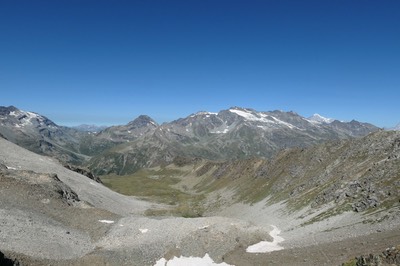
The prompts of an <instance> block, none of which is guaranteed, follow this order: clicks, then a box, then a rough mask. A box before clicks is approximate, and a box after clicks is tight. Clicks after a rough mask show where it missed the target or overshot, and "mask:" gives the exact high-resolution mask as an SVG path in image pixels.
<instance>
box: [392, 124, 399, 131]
mask: <svg viewBox="0 0 400 266" xmlns="http://www.w3.org/2000/svg"><path fill="white" fill-rule="evenodd" d="M392 130H400V123H399V124H397V125H396V126H395V127H393V128H392Z"/></svg>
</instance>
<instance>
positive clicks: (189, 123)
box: [89, 107, 378, 174]
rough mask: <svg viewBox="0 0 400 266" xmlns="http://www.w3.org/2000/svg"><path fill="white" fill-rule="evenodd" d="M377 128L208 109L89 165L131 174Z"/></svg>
mask: <svg viewBox="0 0 400 266" xmlns="http://www.w3.org/2000/svg"><path fill="white" fill-rule="evenodd" d="M147 124H149V123H147ZM107 130H108V129H106V130H104V131H103V132H106V131H107ZM377 130H378V128H377V127H375V126H373V125H371V124H368V123H360V122H357V121H351V122H348V123H346V122H340V121H338V120H331V119H326V118H322V117H321V116H318V117H317V116H314V118H311V119H307V118H304V117H302V116H300V115H298V114H296V113H294V112H282V111H272V112H258V111H255V110H253V109H245V108H240V107H233V108H230V109H228V110H223V111H220V112H219V113H210V112H204V111H202V112H198V113H195V114H192V115H190V116H188V117H186V118H181V119H178V120H175V121H172V122H170V123H165V124H163V125H161V126H158V127H152V129H151V130H149V131H148V132H147V133H146V134H143V135H140V136H138V137H137V139H134V140H132V141H131V142H129V143H125V144H123V145H120V146H118V147H115V148H113V149H112V150H109V151H107V152H105V153H103V154H100V155H99V156H94V157H93V158H92V159H91V161H90V162H89V164H90V167H91V169H96V172H97V173H100V174H102V173H108V172H118V173H129V172H133V171H135V170H138V169H140V168H142V167H148V166H154V165H159V164H165V163H169V162H171V161H172V160H174V158H176V157H186V158H206V159H210V160H227V159H240V158H251V157H266V158H269V157H271V156H272V155H274V154H275V153H276V152H277V151H279V150H281V149H284V148H289V147H306V146H310V145H313V144H317V143H320V142H323V141H326V140H337V139H346V138H350V137H359V136H364V135H367V134H368V133H370V132H373V131H377ZM118 132H119V133H120V134H119V136H118V138H119V140H121V139H127V138H128V137H127V136H128V133H127V131H126V129H124V130H123V131H122V130H119V131H118ZM122 133H124V134H125V136H124V134H122ZM101 134H102V133H101ZM136 136H137V135H136Z"/></svg>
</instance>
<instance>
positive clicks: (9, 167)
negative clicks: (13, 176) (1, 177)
mask: <svg viewBox="0 0 400 266" xmlns="http://www.w3.org/2000/svg"><path fill="white" fill-rule="evenodd" d="M6 167H7V169H8V170H17V168H15V167H11V166H6Z"/></svg>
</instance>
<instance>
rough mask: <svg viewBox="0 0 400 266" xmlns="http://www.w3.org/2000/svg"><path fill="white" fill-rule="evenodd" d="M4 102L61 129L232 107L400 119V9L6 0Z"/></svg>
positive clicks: (0, 55) (346, 4)
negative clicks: (147, 116) (62, 126)
mask: <svg viewBox="0 0 400 266" xmlns="http://www.w3.org/2000/svg"><path fill="white" fill-rule="evenodd" d="M0 105H3V106H8V105H14V106H16V107H18V108H21V109H23V110H28V111H35V112H38V113H40V114H43V115H46V116H47V117H49V118H50V119H52V120H53V121H55V122H56V123H58V124H61V125H76V124H81V123H94V124H107V125H109V124H124V123H127V122H128V121H130V120H132V119H133V118H135V117H136V116H138V115H140V114H148V115H150V116H151V117H153V118H154V119H156V120H157V121H158V122H163V121H170V120H173V119H176V118H179V117H185V116H187V115H189V114H191V113H194V112H197V111H200V110H207V111H214V112H215V111H219V110H221V109H227V108H229V107H230V106H241V107H250V108H254V109H256V110H259V111H268V110H275V109H279V110H284V111H290V110H293V111H295V112H297V113H299V114H301V115H303V116H310V115H312V114H313V113H320V114H321V115H324V116H327V117H333V118H337V119H341V120H351V119H353V118H354V119H356V120H359V121H364V122H370V123H373V124H375V125H377V126H381V127H383V126H393V125H395V124H397V123H399V122H400V1H398V0H385V1H376V0H374V1H369V0H359V1H353V0H342V1H339V0H332V1H321V0H317V1H307V0H302V1H299V0H293V1H285V0H270V1H269V0H262V1H251V0H243V1H236V0H189V1H188V0H182V1H175V0H168V1H165V0H162V1H161V0H160V1H156V0H154V1H153V0H148V1H147V0H142V1H111V0H110V1H101V0H93V1H89V0H80V1H78V0H65V1H64V0H56V1H54V0H51V1H44V0H37V1H32V0H29V1H19V0H3V1H1V3H0Z"/></svg>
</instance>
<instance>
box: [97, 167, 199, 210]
mask: <svg viewBox="0 0 400 266" xmlns="http://www.w3.org/2000/svg"><path fill="white" fill-rule="evenodd" d="M180 174H181V173H180V172H179V171H177V170H175V169H167V168H161V169H160V170H148V169H146V170H140V171H138V172H136V173H134V174H132V175H123V176H118V175H114V174H113V175H107V176H102V177H101V180H102V181H103V183H104V185H106V186H107V187H109V188H110V189H112V190H114V191H116V192H118V193H121V194H124V195H128V196H136V197H138V198H141V199H144V200H148V201H152V202H156V203H164V204H169V205H171V208H170V209H165V210H153V209H150V210H148V211H147V212H146V215H149V216H165V215H173V216H182V217H200V216H202V215H203V212H204V209H203V207H202V206H203V205H202V201H203V200H204V195H192V194H189V193H187V192H183V191H181V190H179V189H177V188H173V187H172V185H174V184H177V183H178V182H179V181H180V179H179V178H177V176H179V175H180Z"/></svg>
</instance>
